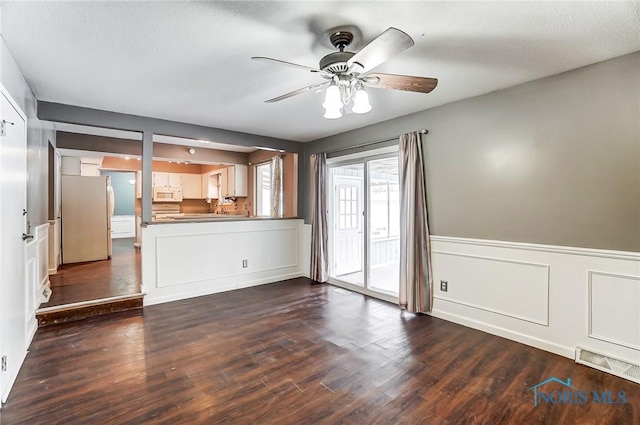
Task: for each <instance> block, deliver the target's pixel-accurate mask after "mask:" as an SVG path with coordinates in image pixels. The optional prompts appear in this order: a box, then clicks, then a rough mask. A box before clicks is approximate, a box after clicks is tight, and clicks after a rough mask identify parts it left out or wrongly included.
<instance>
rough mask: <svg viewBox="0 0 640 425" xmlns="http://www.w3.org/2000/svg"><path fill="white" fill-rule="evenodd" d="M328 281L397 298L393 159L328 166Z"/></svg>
mask: <svg viewBox="0 0 640 425" xmlns="http://www.w3.org/2000/svg"><path fill="white" fill-rule="evenodd" d="M329 180H330V181H329V184H328V188H329V191H330V194H329V197H328V198H329V203H330V214H329V225H330V229H331V231H330V244H329V245H330V255H329V257H330V258H331V264H330V276H331V278H333V279H334V280H335V281H338V282H340V283H344V284H346V285H347V286H354V287H356V288H361V289H362V291H363V292H365V293H369V292H372V293H377V294H383V295H386V296H387V297H397V296H398V259H399V240H398V237H399V204H398V157H397V154H396V153H390V154H383V155H376V156H364V155H362V156H361V157H360V158H353V157H352V158H351V159H350V160H349V161H347V162H345V161H341V162H335V163H332V164H330V166H329Z"/></svg>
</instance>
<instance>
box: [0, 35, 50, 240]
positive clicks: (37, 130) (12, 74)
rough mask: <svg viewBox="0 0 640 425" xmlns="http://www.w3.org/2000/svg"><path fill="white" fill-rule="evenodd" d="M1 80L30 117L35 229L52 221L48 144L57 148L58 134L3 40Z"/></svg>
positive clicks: (31, 201) (29, 201)
mask: <svg viewBox="0 0 640 425" xmlns="http://www.w3.org/2000/svg"><path fill="white" fill-rule="evenodd" d="M0 81H1V82H2V85H3V86H4V87H5V88H6V89H7V90H8V91H9V93H10V94H11V96H12V97H13V98H14V99H15V101H16V102H17V103H18V106H19V107H20V109H22V112H24V113H25V114H26V115H27V173H28V176H27V211H28V215H27V217H28V220H29V222H30V223H31V225H32V226H33V227H35V226H38V225H40V224H43V223H45V222H47V219H48V193H49V188H48V167H49V165H48V162H49V160H48V145H49V142H51V143H52V144H54V145H55V132H54V131H53V130H51V129H50V128H47V127H46V126H45V123H43V122H42V121H39V120H38V119H37V117H36V115H37V102H36V99H35V96H34V95H33V93H32V92H31V89H30V88H29V86H28V85H27V82H26V81H25V79H24V77H23V75H22V73H21V72H20V69H19V68H18V65H17V64H16V62H15V60H14V59H13V56H12V55H11V52H10V51H9V49H8V47H7V45H6V44H5V42H4V39H3V38H1V37H0Z"/></svg>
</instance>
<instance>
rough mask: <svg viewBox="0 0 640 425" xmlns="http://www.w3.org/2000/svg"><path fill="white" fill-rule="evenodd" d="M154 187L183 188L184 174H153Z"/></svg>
mask: <svg viewBox="0 0 640 425" xmlns="http://www.w3.org/2000/svg"><path fill="white" fill-rule="evenodd" d="M153 186H154V187H182V174H178V173H165V172H161V171H154V172H153Z"/></svg>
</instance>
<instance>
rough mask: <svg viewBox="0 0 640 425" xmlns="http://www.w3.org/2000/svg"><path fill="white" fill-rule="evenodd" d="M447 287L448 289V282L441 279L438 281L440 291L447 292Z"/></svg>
mask: <svg viewBox="0 0 640 425" xmlns="http://www.w3.org/2000/svg"><path fill="white" fill-rule="evenodd" d="M448 289H449V282H447V281H446V280H441V281H440V290H441V291H442V292H447V290H448Z"/></svg>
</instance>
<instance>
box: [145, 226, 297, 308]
mask: <svg viewBox="0 0 640 425" xmlns="http://www.w3.org/2000/svg"><path fill="white" fill-rule="evenodd" d="M303 229H304V225H303V222H302V220H299V219H290V220H237V221H236V220H230V221H225V220H220V221H212V222H200V223H159V224H153V225H149V226H146V227H144V228H142V284H143V288H144V291H145V293H146V295H145V298H144V303H145V305H152V304H158V303H162V302H167V301H174V300H178V299H184V298H190V297H195V296H200V295H206V294H212V293H216V292H221V291H228V290H232V289H239V288H245V287H249V286H254V285H261V284H265V283H270V282H276V281H279V280H284V279H289V278H293V277H299V276H303V275H304V272H303V267H304V265H305V264H308V262H307V261H305V260H306V258H307V257H308V255H309V247H308V246H306V245H303V246H301V245H302V244H304V243H305V241H306V237H305V234H304V232H303ZM304 230H306V229H304ZM243 260H246V261H247V266H246V267H243Z"/></svg>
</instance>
